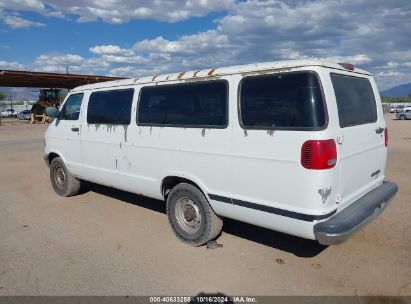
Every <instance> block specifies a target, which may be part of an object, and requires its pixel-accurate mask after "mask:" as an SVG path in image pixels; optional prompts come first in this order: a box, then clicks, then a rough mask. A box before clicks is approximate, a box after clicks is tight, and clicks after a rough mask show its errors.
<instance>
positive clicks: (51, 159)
mask: <svg viewBox="0 0 411 304" xmlns="http://www.w3.org/2000/svg"><path fill="white" fill-rule="evenodd" d="M56 157H60V156H59V155H58V154H57V153H53V152H52V153H50V154H49V164H51V162H52V161H53V159H55V158H56Z"/></svg>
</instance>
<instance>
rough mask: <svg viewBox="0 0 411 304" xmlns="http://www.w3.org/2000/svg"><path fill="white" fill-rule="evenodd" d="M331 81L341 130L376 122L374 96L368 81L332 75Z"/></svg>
mask: <svg viewBox="0 0 411 304" xmlns="http://www.w3.org/2000/svg"><path fill="white" fill-rule="evenodd" d="M331 81H332V83H333V87H334V92H335V97H336V99H337V107H338V116H339V118H340V127H341V128H344V127H350V126H355V125H362V124H366V123H371V122H376V121H377V106H376V103H375V96H374V92H373V90H372V87H371V83H370V81H369V80H368V79H366V78H360V77H353V76H347V75H341V74H334V73H332V74H331Z"/></svg>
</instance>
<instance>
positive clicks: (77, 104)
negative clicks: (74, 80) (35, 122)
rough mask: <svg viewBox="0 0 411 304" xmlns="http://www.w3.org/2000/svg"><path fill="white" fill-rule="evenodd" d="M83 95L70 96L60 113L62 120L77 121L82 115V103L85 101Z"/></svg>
mask: <svg viewBox="0 0 411 304" xmlns="http://www.w3.org/2000/svg"><path fill="white" fill-rule="evenodd" d="M83 95H84V94H83V93H79V94H73V95H70V96H69V98H68V99H67V100H66V102H65V103H64V106H63V109H62V110H61V111H60V119H62V120H77V119H78V117H79V115H80V108H81V102H82V101H83Z"/></svg>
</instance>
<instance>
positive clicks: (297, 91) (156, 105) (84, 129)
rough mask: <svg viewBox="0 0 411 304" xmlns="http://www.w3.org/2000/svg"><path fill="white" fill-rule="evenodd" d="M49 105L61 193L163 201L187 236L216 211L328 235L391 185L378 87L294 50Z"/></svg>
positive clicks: (347, 230)
mask: <svg viewBox="0 0 411 304" xmlns="http://www.w3.org/2000/svg"><path fill="white" fill-rule="evenodd" d="M46 113H47V115H48V116H50V117H55V118H56V119H55V120H54V121H53V122H52V123H51V124H50V126H49V127H48V129H47V131H46V133H45V152H44V160H45V161H46V164H47V165H48V166H49V168H50V180H51V184H52V186H53V188H54V190H55V192H56V193H57V194H58V195H60V196H71V195H75V194H77V193H78V192H79V190H80V186H81V180H86V181H91V182H94V183H99V184H102V185H106V186H110V187H114V188H118V189H121V190H125V191H129V192H133V193H139V194H142V195H145V196H148V197H152V198H156V199H164V200H165V201H166V210H167V215H168V219H169V222H170V225H171V227H172V229H173V231H174V233H175V234H176V236H177V237H178V238H179V239H181V240H182V241H184V242H185V243H188V244H190V245H193V246H200V245H202V244H204V243H206V242H207V241H209V240H211V239H213V238H215V237H217V236H218V235H219V233H220V232H221V229H222V225H223V218H232V219H236V220H240V221H244V222H247V223H250V224H254V225H257V226H261V227H265V228H268V229H272V230H277V231H281V232H284V233H288V234H292V235H296V236H299V237H303V238H307V239H315V240H317V241H318V242H320V243H321V244H325V245H333V244H338V243H341V242H343V241H344V240H346V239H347V238H349V237H350V236H351V235H352V234H354V233H355V232H357V231H358V230H360V229H361V228H362V227H364V226H365V225H366V224H367V223H368V222H370V221H371V220H372V219H374V218H375V217H376V216H377V215H378V214H380V213H381V212H382V211H383V210H384V208H385V206H386V205H387V204H388V203H389V201H390V200H391V199H392V198H393V196H394V195H395V194H396V192H397V190H398V187H397V185H396V184H394V183H392V182H389V181H385V176H384V171H385V166H386V160H387V144H388V132H387V129H386V124H385V121H384V115H383V112H382V107H381V100H380V95H379V93H378V89H377V86H376V84H375V81H374V79H373V77H372V75H370V74H369V73H368V72H367V71H364V70H361V69H357V68H355V67H354V66H353V65H352V64H344V63H341V64H337V63H329V62H324V61H315V60H298V61H297V60H296V61H284V62H269V63H256V64H250V65H243V66H233V67H225V68H218V69H208V70H202V71H190V72H182V73H176V74H168V75H160V76H150V77H142V78H135V79H125V80H119V81H112V82H105V83H104V82H102V83H97V84H91V85H85V86H81V87H78V88H75V89H73V90H71V91H70V93H69V95H68V96H67V98H66V99H65V101H64V103H63V104H62V106H61V108H60V110H58V109H57V108H55V107H49V108H47V109H46ZM142 229H143V227H142ZM387 229H389V227H387ZM153 237H154V236H153Z"/></svg>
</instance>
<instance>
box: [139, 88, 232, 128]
mask: <svg viewBox="0 0 411 304" xmlns="http://www.w3.org/2000/svg"><path fill="white" fill-rule="evenodd" d="M227 95H228V84H227V81H225V80H215V81H209V82H197V83H189V84H175V85H162V86H155V87H153V86H151V87H143V88H142V89H141V94H140V100H139V106H138V115H137V124H138V125H150V126H151V125H153V126H157V125H162V126H187V127H190V126H191V127H215V128H223V127H225V126H227V122H228V119H227V114H228V105H227V102H228V99H227Z"/></svg>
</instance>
